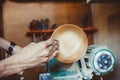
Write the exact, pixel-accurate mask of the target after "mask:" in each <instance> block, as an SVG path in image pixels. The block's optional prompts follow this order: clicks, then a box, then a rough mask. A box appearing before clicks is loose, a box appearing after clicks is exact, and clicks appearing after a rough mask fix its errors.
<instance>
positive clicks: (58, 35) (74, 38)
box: [51, 24, 88, 63]
mask: <svg viewBox="0 0 120 80" xmlns="http://www.w3.org/2000/svg"><path fill="white" fill-rule="evenodd" d="M51 38H53V39H56V40H59V53H58V54H57V55H56V59H57V60H59V61H60V62H63V63H74V62H76V61H78V60H79V59H80V58H81V57H82V56H83V55H84V54H85V53H86V50H87V47H88V40H87V37H86V34H85V33H84V31H83V30H82V28H80V27H78V26H76V25H73V24H65V25H62V26H59V27H58V28H57V29H56V30H55V31H54V32H53V34H52V36H51Z"/></svg>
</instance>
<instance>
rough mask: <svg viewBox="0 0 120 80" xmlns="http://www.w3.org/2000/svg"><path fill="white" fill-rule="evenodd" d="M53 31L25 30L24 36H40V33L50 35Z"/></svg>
mask: <svg viewBox="0 0 120 80" xmlns="http://www.w3.org/2000/svg"><path fill="white" fill-rule="evenodd" d="M53 31H54V30H50V29H47V30H27V32H26V35H27V36H29V35H32V34H34V33H35V34H40V33H52V32H53Z"/></svg>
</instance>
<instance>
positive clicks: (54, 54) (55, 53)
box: [48, 50, 59, 61]
mask: <svg viewBox="0 0 120 80" xmlns="http://www.w3.org/2000/svg"><path fill="white" fill-rule="evenodd" d="M58 52H59V50H56V51H54V52H53V54H52V55H51V56H50V57H49V58H48V61H50V60H51V59H52V58H53V57H55V56H56V55H57V54H58Z"/></svg>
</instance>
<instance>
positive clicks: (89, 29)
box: [83, 27, 97, 33]
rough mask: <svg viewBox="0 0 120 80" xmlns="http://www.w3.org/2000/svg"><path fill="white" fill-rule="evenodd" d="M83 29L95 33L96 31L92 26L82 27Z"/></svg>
mask: <svg viewBox="0 0 120 80" xmlns="http://www.w3.org/2000/svg"><path fill="white" fill-rule="evenodd" d="M83 30H84V31H85V32H86V33H95V32H96V31H97V29H96V28H94V27H87V28H83Z"/></svg>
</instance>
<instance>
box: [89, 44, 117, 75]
mask: <svg viewBox="0 0 120 80" xmlns="http://www.w3.org/2000/svg"><path fill="white" fill-rule="evenodd" d="M87 53H88V54H89V55H90V57H89V60H90V64H91V68H92V69H93V71H94V73H95V74H96V75H103V74H106V73H109V72H110V71H112V70H113V67H114V64H115V61H116V57H115V55H114V53H113V52H112V51H111V50H109V49H108V48H107V47H106V46H97V45H95V46H90V47H89V48H88V50H87Z"/></svg>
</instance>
